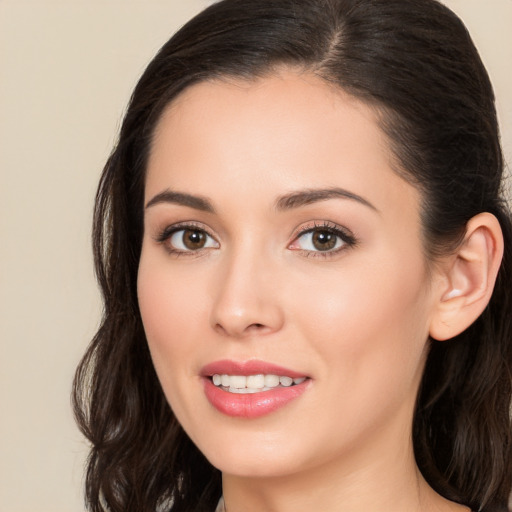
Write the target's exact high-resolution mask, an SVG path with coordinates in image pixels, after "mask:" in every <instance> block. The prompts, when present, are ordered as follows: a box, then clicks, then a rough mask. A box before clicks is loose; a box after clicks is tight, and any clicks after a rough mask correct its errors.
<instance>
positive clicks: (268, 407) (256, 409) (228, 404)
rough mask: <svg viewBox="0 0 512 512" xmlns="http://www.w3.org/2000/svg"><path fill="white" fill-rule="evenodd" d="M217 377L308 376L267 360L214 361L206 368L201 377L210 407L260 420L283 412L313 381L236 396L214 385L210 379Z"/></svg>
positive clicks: (307, 380)
mask: <svg viewBox="0 0 512 512" xmlns="http://www.w3.org/2000/svg"><path fill="white" fill-rule="evenodd" d="M215 374H219V375H222V374H229V375H245V376H247V375H257V374H265V375H268V374H272V375H281V376H282V375H286V376H288V377H292V378H294V379H295V378H301V377H307V375H305V374H303V373H299V372H297V371H294V370H290V369H288V368H284V367H282V366H278V365H275V364H272V363H267V362H265V361H258V360H249V361H244V362H238V361H229V360H223V361H215V362H213V363H210V364H208V365H206V366H205V367H203V369H202V370H201V376H202V377H203V383H204V392H205V395H206V398H207V399H208V401H209V402H210V404H211V405H212V406H213V407H215V409H217V410H218V411H219V412H221V413H222V414H225V415H227V416H232V417H238V418H248V419H252V418H259V417H260V416H264V415H267V414H270V413H272V412H274V411H277V410H278V409H281V408H282V407H284V406H285V405H287V404H288V403H290V402H291V401H292V400H295V399H296V398H299V397H300V396H301V395H302V394H303V393H304V392H305V391H306V390H307V388H308V387H309V385H310V383H311V379H310V378H306V380H305V381H304V382H302V383H300V384H296V385H294V386H290V387H277V388H275V389H271V390H269V391H261V392H259V393H250V394H235V393H229V392H227V391H224V390H223V389H221V388H220V387H217V386H215V385H214V384H213V382H212V381H211V379H210V377H211V376H212V375H215Z"/></svg>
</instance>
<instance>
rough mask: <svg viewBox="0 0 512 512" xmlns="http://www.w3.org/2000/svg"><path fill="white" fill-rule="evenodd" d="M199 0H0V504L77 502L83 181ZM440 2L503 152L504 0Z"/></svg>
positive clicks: (89, 273)
mask: <svg viewBox="0 0 512 512" xmlns="http://www.w3.org/2000/svg"><path fill="white" fill-rule="evenodd" d="M248 1H250V0H248ZM208 3H209V2H207V1H206V0H167V1H155V0H138V1H134V0H123V1H108V0H104V1H101V2H100V1H91V0H88V1H87V0H61V1H51V0H32V1H27V0H0V234H1V238H0V308H1V323H0V336H1V344H0V404H1V405H0V512H34V511H38V512H79V511H82V510H84V508H83V505H82V502H83V499H82V489H81V486H82V476H83V466H84V459H85V456H86V451H87V447H86V444H85V442H84V441H83V439H82V437H81V435H80V434H79V432H78V430H77V429H76V427H75V425H74V422H73V419H72V415H71V410H70V401H69V394H70V388H71V381H72V377H73V373H74V368H75V366H76V364H77V363H78V360H79V358H80V356H81V354H82V353H83V351H84V350H85V347H86V345H87V343H88V342H89V340H90V338H91V337H92V335H93V334H94V331H95V328H96V327H97V325H98V320H99V316H100V313H101V303H100V299H99V293H98V290H97V286H96V284H95V281H94V276H93V269H92V258H91V249H90V224H91V212H92V206H93V198H94V193H95V187H96V184H97V181H98V177H99V174H100V171H101V168H102V166H103V164H104V162H105V159H106V157H107V155H108V154H109V152H110V149H111V147H112V144H113V142H114V140H115V138H116V134H117V130H118V127H119V124H120V121H121V117H122V113H123V111H124V107H125V105H126V102H127V100H128V97H129V94H130V92H131V89H132V87H133V86H134V85H135V83H136V80H137V78H138V76H139V75H140V73H141V72H142V70H143V69H144V66H145V65H146V64H147V62H148V61H149V60H150V58H151V57H152V56H153V54H154V53H155V52H156V50H157V49H158V48H159V47H160V46H161V45H162V44H163V43H164V42H165V41H166V40H167V39H168V38H169V36H170V35H171V33H172V32H174V31H175V29H176V28H178V27H179V26H180V25H182V24H183V23H184V22H185V21H186V20H187V19H188V18H189V17H191V16H192V15H193V14H194V13H196V12H197V11H199V10H200V9H201V8H203V7H204V6H206V5H207V4H208ZM446 3H447V4H448V5H449V6H451V7H452V8H453V9H454V10H455V11H456V12H457V13H458V14H459V15H461V17H462V18H463V19H464V20H465V22H466V24H467V26H468V28H469V29H470V32H471V33H472V34H473V37H474V39H475V41H476V44H477V46H478V47H479V49H480V51H481V54H482V57H483V60H484V62H485V63H486V64H487V67H488V70H489V72H490V74H491V77H492V79H493V81H494V84H495V88H496V92H497V96H498V107H499V114H500V119H501V124H502V132H503V139H504V146H505V150H506V156H507V159H508V161H509V162H510V161H512V70H511V64H510V63H511V62H512V30H510V27H512V1H511V0H486V1H483V0H449V1H448V0H447V1H446Z"/></svg>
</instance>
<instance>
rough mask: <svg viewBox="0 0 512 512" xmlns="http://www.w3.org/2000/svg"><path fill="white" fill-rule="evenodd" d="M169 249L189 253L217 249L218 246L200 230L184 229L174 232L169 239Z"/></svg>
mask: <svg viewBox="0 0 512 512" xmlns="http://www.w3.org/2000/svg"><path fill="white" fill-rule="evenodd" d="M169 245H170V249H171V250H173V251H176V252H190V251H198V250H201V249H206V248H210V247H218V246H219V244H218V243H217V242H216V241H215V240H214V239H213V238H212V237H211V236H210V235H209V234H208V233H206V232H205V231H203V230H202V229H191V228H184V229H178V230H176V231H174V233H173V234H172V235H171V236H170V237H169Z"/></svg>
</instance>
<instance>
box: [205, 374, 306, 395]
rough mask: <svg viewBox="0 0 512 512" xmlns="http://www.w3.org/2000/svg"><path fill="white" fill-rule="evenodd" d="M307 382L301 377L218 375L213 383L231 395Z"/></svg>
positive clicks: (213, 379)
mask: <svg viewBox="0 0 512 512" xmlns="http://www.w3.org/2000/svg"><path fill="white" fill-rule="evenodd" d="M305 380H306V377H299V378H296V379H292V377H288V376H286V375H281V376H280V375H273V374H269V375H263V374H261V373H260V374H258V375H248V376H247V377H246V376H245V375H227V374H223V375H218V374H215V375H213V376H212V381H213V384H214V385H215V386H222V387H223V388H226V390H227V391H229V392H230V393H243V394H246V393H258V392H260V391H269V390H270V389H273V388H276V387H277V386H279V385H281V386H283V387H289V386H291V385H292V384H295V385H296V384H301V383H302V382H304V381H305Z"/></svg>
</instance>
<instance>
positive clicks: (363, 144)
mask: <svg viewBox="0 0 512 512" xmlns="http://www.w3.org/2000/svg"><path fill="white" fill-rule="evenodd" d="M502 171H503V162H502V156H501V150H500V145H499V136H498V128H497V123H496V115H495V109H494V97H493V92H492V88H491V85H490V83H489V79H488V76H487V74H486V72H485V69H484V68H483V65H482V63H481V61H480V59H479V57H478V54H477V51H476V49H475V48H474V46H473V44H472V42H471V40H470V38H469V36H468V34H467V32H466V30H465V28H464V27H463V25H462V23H461V22H460V21H459V20H458V19H457V18H456V17H455V15H453V13H451V12H450V11H449V10H448V9H446V8H445V7H443V6H442V5H441V4H439V3H437V2H435V1H433V0H278V1H276V0H252V1H251V2H247V1H243V0H225V1H223V2H219V3H217V4H214V5H212V6H211V7H209V8H208V9H206V10H205V11H204V12H202V13H201V14H199V15H198V16H197V17H196V18H194V19H193V20H191V21H190V22H189V23H188V24H187V25H185V27H183V28H182V29H181V30H180V31H179V32H178V33H177V34H176V35H175V36H174V37H173V38H172V39H171V40H170V41H169V42H168V43H167V44H166V45H164V47H163V48H162V49H161V50H160V52H159V53H158V55H157V56H156V57H155V58H154V60H153V61H152V62H151V63H150V64H149V66H148V68H147V69H146V71H145V72H144V74H143V76H142V78H141V79H140V81H139V83H138V85H137V87H136V89H135V91H134V94H133V96H132V99H131V102H130V105H129V108H128V111H127V113H126V116H125V120H124V122H123V125H122V128H121V133H120V138H119V142H118V144H117V146H116V148H115V149H114V152H113V153H112V155H111V157H110V159H109V161H108V162H107V165H106V167H105V169H104V173H103V176H102V179H101V183H100V186H99V191H98V196H97V203H96V210H95V221H94V244H95V245H94V247H95V257H96V265H97V273H98V278H99V281H100V284H101V287H102V290H103V293H104V300H105V314H104V319H103V323H102V325H101V328H100V330H99V331H98V333H97V335H96V336H95V338H94V340H93V343H92V345H91V347H90V348H89V350H88V352H87V354H86V355H85V357H84V359H83V361H82V363H81V365H80V367H79V369H78V371H77V375H76V381H75V394H74V397H75V408H76V415H77V419H78V423H79V425H80V426H81V428H82V430H83V432H84V434H85V435H86V436H87V437H88V439H89V440H90V441H91V443H92V451H91V456H90V460H89V464H88V473H87V482H86V487H87V490H86V492H87V500H88V503H89V508H90V510H93V511H104V510H115V511H128V510H130V511H131V510H133V511H156V510H172V511H193V510H194V511H195V510H198V511H213V510H215V509H216V507H217V510H224V509H225V510H226V511H227V512H240V511H256V510H269V511H281V512H282V511H288V510H292V509H293V510H295V511H297V510H298V511H301V510H308V511H309V510H322V511H327V512H328V511H338V510H343V511H353V512H355V511H360V510H365V511H367V510H379V512H382V511H388V510H389V511H394V512H396V511H413V510H414V511H416V510H418V511H431V510H436V511H437V510H439V511H464V510H475V511H476V510H482V511H505V510H507V499H508V495H509V492H510V488H511V469H512V468H511V444H510V436H511V429H510V417H509V406H510V394H511V381H510V373H511V360H512V355H511V349H510V343H509V340H510V334H511V326H510V311H511V302H510V300H511V299H510V285H511V264H512V263H511V254H510V251H511V250H512V246H511V244H510V241H511V234H512V233H511V222H510V214H509V212H508V210H507V208H506V206H505V204H504V201H503V199H502V196H501V188H500V187H501V178H502ZM221 497H222V498H221ZM219 500H220V501H219Z"/></svg>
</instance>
